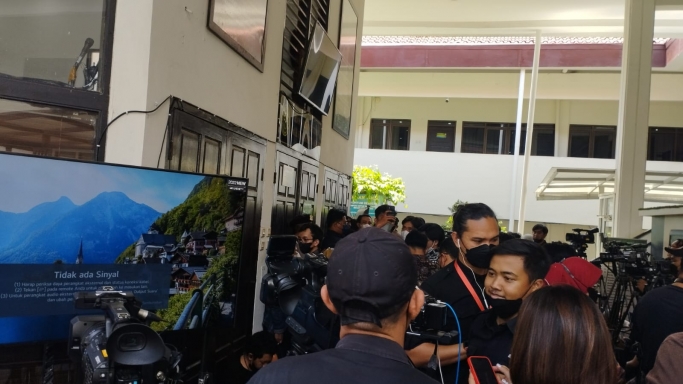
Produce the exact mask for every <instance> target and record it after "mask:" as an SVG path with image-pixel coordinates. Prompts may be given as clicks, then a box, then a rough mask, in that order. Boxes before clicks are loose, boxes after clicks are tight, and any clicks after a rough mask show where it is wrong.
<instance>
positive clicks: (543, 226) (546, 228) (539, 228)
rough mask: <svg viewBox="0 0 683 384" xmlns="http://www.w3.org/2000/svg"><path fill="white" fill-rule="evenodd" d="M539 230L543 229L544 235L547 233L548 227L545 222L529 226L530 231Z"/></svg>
mask: <svg viewBox="0 0 683 384" xmlns="http://www.w3.org/2000/svg"><path fill="white" fill-rule="evenodd" d="M539 230H540V231H543V234H544V235H547V234H548V227H546V226H545V224H536V225H534V227H533V228H531V231H532V232H536V231H539Z"/></svg>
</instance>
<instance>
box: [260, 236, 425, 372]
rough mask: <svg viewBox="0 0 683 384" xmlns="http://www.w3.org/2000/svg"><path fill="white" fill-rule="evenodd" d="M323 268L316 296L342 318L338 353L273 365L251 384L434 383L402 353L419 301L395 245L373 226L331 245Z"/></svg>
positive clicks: (407, 260) (410, 265)
mask: <svg viewBox="0 0 683 384" xmlns="http://www.w3.org/2000/svg"><path fill="white" fill-rule="evenodd" d="M327 269H328V272H329V273H328V275H327V284H326V285H325V286H323V287H322V290H321V292H320V294H321V297H322V300H323V302H324V303H325V306H326V307H327V308H328V309H329V310H330V311H332V312H334V313H336V314H338V315H339V316H340V318H341V331H340V338H341V340H340V341H339V343H337V346H336V348H334V349H327V350H324V351H321V352H316V353H311V354H307V355H303V356H292V357H288V358H286V359H282V360H278V361H276V362H275V363H273V364H270V365H269V366H268V367H266V368H264V369H262V370H260V371H259V372H258V373H257V374H256V375H255V376H254V377H253V378H252V379H251V380H250V381H249V382H250V383H253V384H260V383H268V384H270V383H284V384H286V383H296V384H300V383H324V384H335V383H343V384H347V383H372V384H375V383H380V382H382V383H416V384H419V383H434V381H432V380H431V379H430V378H429V377H427V376H425V375H424V374H422V373H421V372H420V371H418V370H417V369H415V368H414V367H413V365H412V364H411V362H410V359H408V356H406V353H405V351H404V350H403V339H404V336H405V332H406V329H407V327H408V324H409V323H410V321H412V320H413V319H414V318H415V317H416V316H417V315H418V313H419V312H420V310H421V307H422V305H423V304H424V295H423V293H422V291H420V290H418V289H415V285H416V284H417V271H416V270H415V264H414V262H413V256H412V255H411V254H410V250H409V249H408V247H407V246H406V245H405V244H404V243H403V242H402V241H401V239H399V238H397V237H396V236H394V235H392V234H390V233H387V232H386V231H382V230H380V229H377V228H368V229H363V230H360V231H358V232H356V233H354V234H351V235H349V236H348V237H346V238H344V239H343V240H341V241H340V242H339V244H337V248H336V249H335V251H334V257H332V258H331V259H330V262H329V264H328V265H327Z"/></svg>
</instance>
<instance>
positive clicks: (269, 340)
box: [244, 331, 277, 359]
mask: <svg viewBox="0 0 683 384" xmlns="http://www.w3.org/2000/svg"><path fill="white" fill-rule="evenodd" d="M275 352H277V342H276V341H275V336H273V334H271V333H269V332H266V331H260V332H256V333H254V334H253V335H251V337H249V339H248V340H247V344H246V346H245V347H244V354H245V355H253V357H254V358H255V359H259V358H261V357H263V355H274V354H275Z"/></svg>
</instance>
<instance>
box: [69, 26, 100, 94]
mask: <svg viewBox="0 0 683 384" xmlns="http://www.w3.org/2000/svg"><path fill="white" fill-rule="evenodd" d="M93 44H95V40H93V39H91V38H89V37H88V38H87V39H85V44H83V49H81V53H80V54H79V55H78V57H77V58H76V62H75V63H74V66H73V67H71V71H70V72H69V85H70V86H72V87H73V86H74V84H75V83H76V71H77V70H78V67H79V66H80V65H81V62H82V61H83V58H85V55H86V54H87V53H88V49H90V48H91V47H92V46H93Z"/></svg>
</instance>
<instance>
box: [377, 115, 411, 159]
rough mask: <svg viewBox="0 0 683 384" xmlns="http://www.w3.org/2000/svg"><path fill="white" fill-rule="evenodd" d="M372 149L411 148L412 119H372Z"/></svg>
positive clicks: (404, 149)
mask: <svg viewBox="0 0 683 384" xmlns="http://www.w3.org/2000/svg"><path fill="white" fill-rule="evenodd" d="M370 149H395V150H402V151H407V150H408V149H410V120H388V119H372V121H371V122H370Z"/></svg>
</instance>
